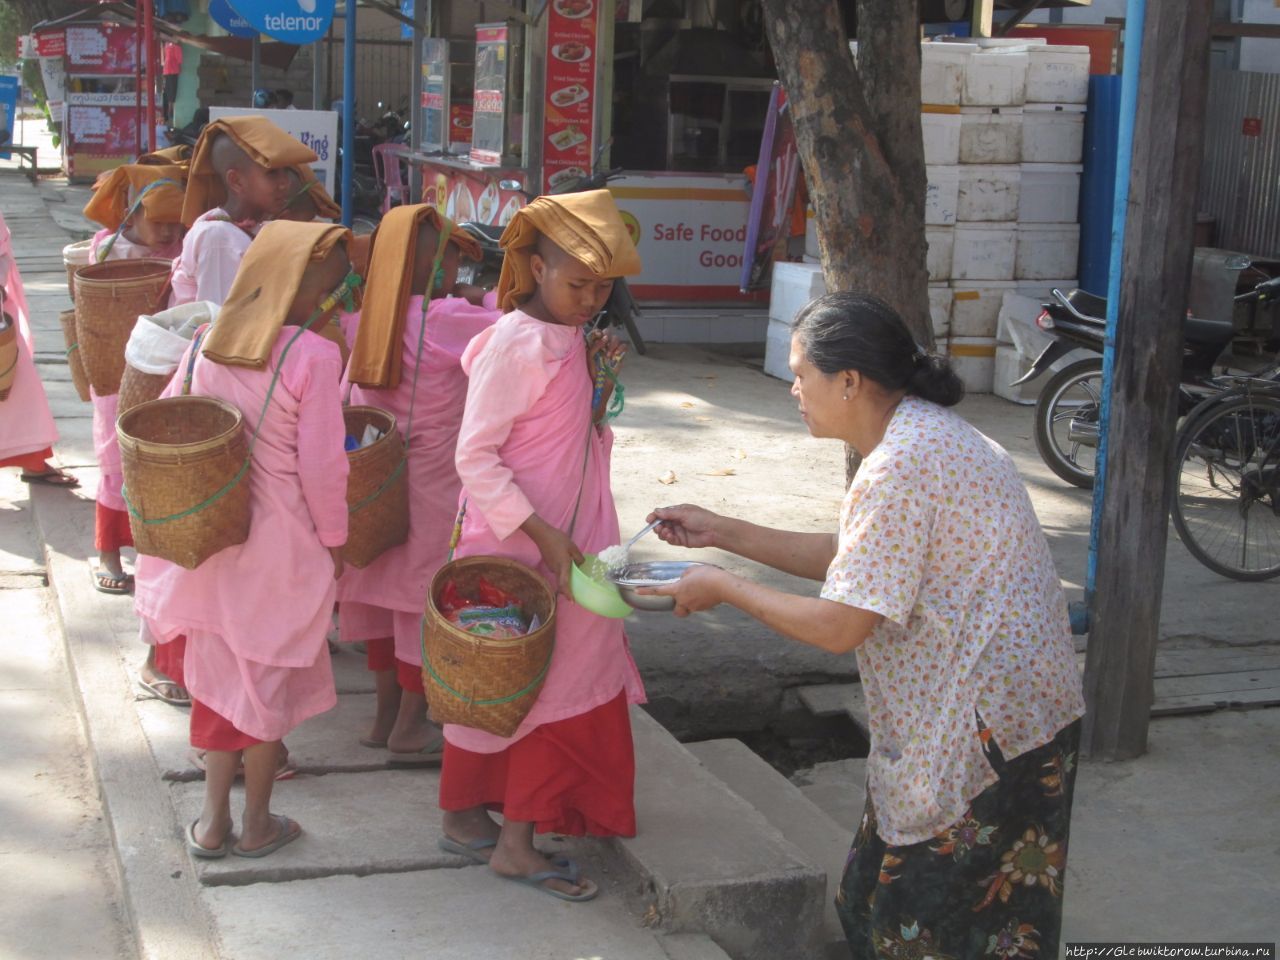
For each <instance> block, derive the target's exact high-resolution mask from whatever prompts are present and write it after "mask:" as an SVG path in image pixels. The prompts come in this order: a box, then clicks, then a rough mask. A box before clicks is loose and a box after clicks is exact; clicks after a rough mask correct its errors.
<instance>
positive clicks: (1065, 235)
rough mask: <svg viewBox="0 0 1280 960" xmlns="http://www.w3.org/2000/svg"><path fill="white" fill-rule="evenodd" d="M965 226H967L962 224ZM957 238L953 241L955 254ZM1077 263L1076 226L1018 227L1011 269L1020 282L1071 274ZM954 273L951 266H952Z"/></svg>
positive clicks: (1022, 225)
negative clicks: (1014, 255) (1015, 249)
mask: <svg viewBox="0 0 1280 960" xmlns="http://www.w3.org/2000/svg"><path fill="white" fill-rule="evenodd" d="M966 226H969V225H966ZM959 251H960V238H959V237H958V236H957V238H956V253H957V255H958V254H959ZM1079 260H1080V224H1078V223H1020V224H1018V238H1017V256H1016V260H1015V265H1014V269H1015V270H1016V271H1017V277H1018V279H1020V280H1043V279H1048V278H1050V277H1062V276H1067V275H1069V274H1072V273H1075V272H1076V268H1077V266H1078V264H1079ZM952 273H953V275H954V274H955V267H954V266H953V267H952Z"/></svg>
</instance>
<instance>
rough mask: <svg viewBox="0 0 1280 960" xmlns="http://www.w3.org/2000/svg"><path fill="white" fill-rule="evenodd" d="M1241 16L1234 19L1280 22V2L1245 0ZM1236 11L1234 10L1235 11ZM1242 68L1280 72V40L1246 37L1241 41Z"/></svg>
mask: <svg viewBox="0 0 1280 960" xmlns="http://www.w3.org/2000/svg"><path fill="white" fill-rule="evenodd" d="M1241 6H1242V7H1243V9H1242V10H1241V11H1240V12H1241V14H1242V15H1241V16H1233V17H1232V19H1233V20H1242V21H1244V22H1245V23H1277V24H1280V3H1276V0H1243V3H1242V4H1241ZM1233 12H1234V11H1233ZM1240 69H1241V70H1252V71H1256V72H1258V73H1280V40H1262V39H1257V38H1252V37H1246V38H1244V39H1242V40H1241V41H1240Z"/></svg>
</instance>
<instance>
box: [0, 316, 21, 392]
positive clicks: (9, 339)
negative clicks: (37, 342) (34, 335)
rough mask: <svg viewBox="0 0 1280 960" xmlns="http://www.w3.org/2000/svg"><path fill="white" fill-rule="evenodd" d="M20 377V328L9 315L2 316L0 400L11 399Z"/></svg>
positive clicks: (0, 330) (0, 327)
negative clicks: (15, 384)
mask: <svg viewBox="0 0 1280 960" xmlns="http://www.w3.org/2000/svg"><path fill="white" fill-rule="evenodd" d="M17 375H18V327H17V325H16V324H15V323H14V322H13V317H11V316H9V314H7V313H4V314H0V400H8V399H9V391H10V390H11V389H13V381H14V378H15V377H16V376H17Z"/></svg>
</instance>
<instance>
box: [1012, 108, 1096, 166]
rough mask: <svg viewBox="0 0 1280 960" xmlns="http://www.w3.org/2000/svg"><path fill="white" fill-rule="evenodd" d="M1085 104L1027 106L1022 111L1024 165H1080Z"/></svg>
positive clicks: (1082, 148) (1082, 152)
mask: <svg viewBox="0 0 1280 960" xmlns="http://www.w3.org/2000/svg"><path fill="white" fill-rule="evenodd" d="M1084 110H1085V108H1084V104H1081V103H1028V104H1027V105H1026V106H1024V107H1023V108H1022V162H1023V163H1079V162H1080V161H1081V160H1082V159H1083V158H1084Z"/></svg>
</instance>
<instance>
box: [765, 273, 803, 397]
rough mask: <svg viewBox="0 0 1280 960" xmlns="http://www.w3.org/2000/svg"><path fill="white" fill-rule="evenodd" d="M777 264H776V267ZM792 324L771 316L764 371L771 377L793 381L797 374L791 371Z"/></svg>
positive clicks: (766, 340)
mask: <svg viewBox="0 0 1280 960" xmlns="http://www.w3.org/2000/svg"><path fill="white" fill-rule="evenodd" d="M776 266H777V265H776V264H775V267H776ZM790 359H791V324H790V322H783V321H782V320H777V319H775V318H773V317H770V318H769V332H768V333H767V334H766V339H765V342H764V372H765V373H767V374H769V376H771V377H777V378H778V379H779V380H785V381H786V382H787V383H791V382H792V381H794V380H795V378H796V375H795V374H794V373H792V372H791V367H790V366H789V365H788V361H789V360H790Z"/></svg>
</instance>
